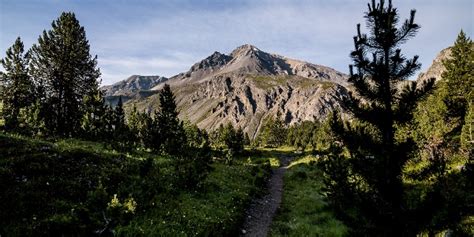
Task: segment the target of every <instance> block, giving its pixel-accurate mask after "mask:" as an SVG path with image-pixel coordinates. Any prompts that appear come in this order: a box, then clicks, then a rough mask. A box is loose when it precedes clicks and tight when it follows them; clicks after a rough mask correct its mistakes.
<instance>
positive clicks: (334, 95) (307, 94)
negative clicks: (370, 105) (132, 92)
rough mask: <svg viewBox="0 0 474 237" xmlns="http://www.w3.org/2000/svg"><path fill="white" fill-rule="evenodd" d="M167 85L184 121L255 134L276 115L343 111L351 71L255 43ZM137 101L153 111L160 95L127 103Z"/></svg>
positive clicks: (293, 119)
mask: <svg viewBox="0 0 474 237" xmlns="http://www.w3.org/2000/svg"><path fill="white" fill-rule="evenodd" d="M166 83H167V84H169V85H170V86H171V88H172V90H173V92H174V94H175V96H176V102H177V105H178V109H179V110H180V118H181V119H184V120H189V121H190V122H191V123H195V124H197V125H198V126H199V127H200V128H204V129H207V130H213V129H216V128H218V127H219V126H220V125H221V124H226V123H232V124H233V125H234V126H240V127H242V128H243V129H244V132H247V133H248V134H249V136H251V137H255V136H256V134H257V133H258V131H259V130H260V128H261V127H262V125H263V124H264V123H265V120H266V119H267V118H269V117H270V116H272V117H277V118H280V119H283V120H284V121H285V122H286V123H287V124H294V123H297V122H301V121H304V120H319V119H322V118H324V117H325V116H327V115H328V114H329V113H331V112H332V111H334V110H337V109H340V107H341V106H340V103H341V101H342V99H343V97H345V96H347V89H346V88H345V85H346V84H347V76H346V75H345V74H342V73H340V72H338V71H336V70H334V69H332V68H329V67H325V66H321V65H315V64H311V63H307V62H303V61H299V60H294V59H289V58H286V57H283V56H279V55H276V54H269V53H266V52H263V51H261V50H259V49H258V48H257V47H255V46H252V45H243V46H240V47H238V48H236V49H235V50H233V51H232V52H231V53H230V54H229V55H226V54H222V53H219V52H214V53H213V54H212V55H210V56H209V57H207V58H205V59H203V60H202V61H200V62H198V63H196V64H194V65H193V66H192V67H191V68H190V69H189V70H188V71H187V72H184V73H180V74H178V75H176V76H173V77H171V78H170V79H169V80H168V81H166ZM163 85H164V83H161V84H158V85H157V86H155V87H153V88H152V90H154V91H157V90H159V89H161V88H162V86H163ZM132 104H135V105H136V106H137V108H138V109H139V110H145V111H152V110H155V109H156V108H159V96H158V95H151V96H148V97H146V98H145V97H140V98H136V99H133V100H131V101H129V102H128V103H127V104H126V107H127V108H130V106H131V105H132Z"/></svg>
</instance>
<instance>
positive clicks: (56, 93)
mask: <svg viewBox="0 0 474 237" xmlns="http://www.w3.org/2000/svg"><path fill="white" fill-rule="evenodd" d="M51 25H52V29H51V30H49V31H44V32H43V34H42V35H41V36H40V37H39V39H38V44H35V45H33V47H32V49H31V51H30V53H31V64H30V71H31V75H32V76H33V79H34V80H35V83H36V84H37V85H39V87H38V93H39V94H40V96H41V97H42V100H41V102H42V103H44V106H43V107H44V110H45V111H44V112H43V113H42V114H43V115H44V116H45V121H46V122H47V123H46V126H47V128H48V129H49V130H50V131H51V132H52V133H53V134H56V135H65V136H69V135H74V134H76V133H77V132H78V131H79V127H80V122H81V118H82V115H83V113H84V110H83V108H84V105H83V104H84V103H83V98H84V96H85V95H89V94H91V93H92V92H94V91H97V90H98V85H99V82H98V78H99V76H100V72H99V69H97V56H96V57H92V56H91V55H90V53H89V48H90V46H89V42H88V41H87V39H86V33H85V30H84V28H83V27H82V26H81V25H80V24H79V21H78V20H77V19H76V16H75V15H74V13H71V12H68V13H66V12H65V13H62V14H61V16H60V17H59V18H58V19H57V20H55V21H53V23H52V24H51Z"/></svg>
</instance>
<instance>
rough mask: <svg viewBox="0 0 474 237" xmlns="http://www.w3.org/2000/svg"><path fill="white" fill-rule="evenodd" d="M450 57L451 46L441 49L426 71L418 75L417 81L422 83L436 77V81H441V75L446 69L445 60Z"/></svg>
mask: <svg viewBox="0 0 474 237" xmlns="http://www.w3.org/2000/svg"><path fill="white" fill-rule="evenodd" d="M450 57H451V47H449V48H446V49H443V50H441V52H439V53H438V55H437V56H436V58H435V59H434V60H433V63H432V64H431V66H430V67H429V68H428V69H427V70H426V72H422V73H420V74H419V75H418V78H417V81H418V82H419V83H421V82H424V81H426V80H428V79H430V78H435V81H439V80H440V79H441V75H442V74H443V72H444V71H445V70H446V68H445V67H444V65H443V61H444V60H447V59H449V58H450Z"/></svg>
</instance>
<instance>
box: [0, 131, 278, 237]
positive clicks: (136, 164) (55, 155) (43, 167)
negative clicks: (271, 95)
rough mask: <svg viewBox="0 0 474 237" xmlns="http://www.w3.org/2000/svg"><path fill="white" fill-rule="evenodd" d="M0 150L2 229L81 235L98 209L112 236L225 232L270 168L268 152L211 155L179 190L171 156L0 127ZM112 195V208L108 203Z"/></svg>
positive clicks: (95, 223)
mask: <svg viewBox="0 0 474 237" xmlns="http://www.w3.org/2000/svg"><path fill="white" fill-rule="evenodd" d="M0 154H1V155H0V180H2V182H0V189H1V190H2V192H1V193H0V210H1V211H0V235H2V236H4V235H5V236H32V235H44V234H47V233H58V234H59V233H62V234H64V235H67V236H69V235H71V236H72V235H76V236H77V235H79V236H88V235H91V233H92V232H94V231H96V230H100V229H103V228H104V226H105V222H104V215H105V216H106V217H107V218H108V219H110V221H111V223H112V224H111V225H110V226H111V227H112V229H113V230H114V231H115V233H116V236H209V235H211V236H228V235H231V234H233V233H236V231H238V227H239V226H240V224H241V222H242V220H243V217H244V213H245V210H246V207H247V205H248V204H249V202H250V200H251V199H252V197H254V196H255V195H259V194H260V193H262V190H263V187H264V184H265V182H266V179H267V177H268V176H269V174H270V158H269V157H265V154H264V156H261V157H256V156H253V155H252V156H251V157H246V158H242V159H235V160H234V162H233V164H232V165H225V164H223V163H219V162H216V163H214V164H212V170H211V172H210V173H209V174H208V175H207V176H206V177H205V178H204V180H202V181H201V182H200V183H199V184H198V186H197V187H196V188H194V189H183V188H180V187H179V186H177V183H176V180H179V177H178V176H179V175H178V174H177V173H176V172H175V169H174V168H173V167H174V164H175V161H174V160H173V159H171V158H167V157H161V156H157V155H153V154H151V153H149V152H146V151H134V152H131V153H120V152H117V151H114V150H111V149H109V148H108V146H107V145H105V144H100V143H95V142H88V141H81V140H77V139H65V140H59V141H44V140H38V139H32V138H27V137H22V136H16V135H10V134H3V133H0ZM249 160H250V161H249ZM150 161H151V163H150ZM198 172H199V171H198ZM115 195H116V197H117V198H118V200H119V202H120V205H119V207H111V206H110V203H111V202H112V200H113V198H114V196H115ZM127 200H133V202H135V203H136V205H134V208H130V206H126V205H125V203H127ZM132 206H133V205H132ZM130 210H133V212H131V211H130Z"/></svg>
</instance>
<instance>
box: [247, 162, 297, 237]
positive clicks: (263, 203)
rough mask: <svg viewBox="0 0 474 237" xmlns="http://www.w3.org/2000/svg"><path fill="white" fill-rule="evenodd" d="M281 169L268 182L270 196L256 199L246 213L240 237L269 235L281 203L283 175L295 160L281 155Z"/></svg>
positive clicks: (275, 170)
mask: <svg viewBox="0 0 474 237" xmlns="http://www.w3.org/2000/svg"><path fill="white" fill-rule="evenodd" d="M279 157H280V167H279V168H277V169H274V170H273V173H272V176H271V178H270V180H269V181H268V184H267V186H268V194H266V195H265V196H262V197H260V198H258V199H255V200H253V201H252V203H251V204H250V207H249V209H247V212H246V218H245V222H244V225H243V227H242V228H241V233H240V236H252V237H254V236H255V237H264V236H267V235H268V231H269V229H270V225H271V223H272V219H273V216H274V215H275V212H276V211H277V209H278V207H279V206H280V203H281V196H282V192H283V175H284V174H285V171H286V169H287V166H288V165H289V164H290V161H291V160H292V159H293V157H292V156H289V155H279Z"/></svg>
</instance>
